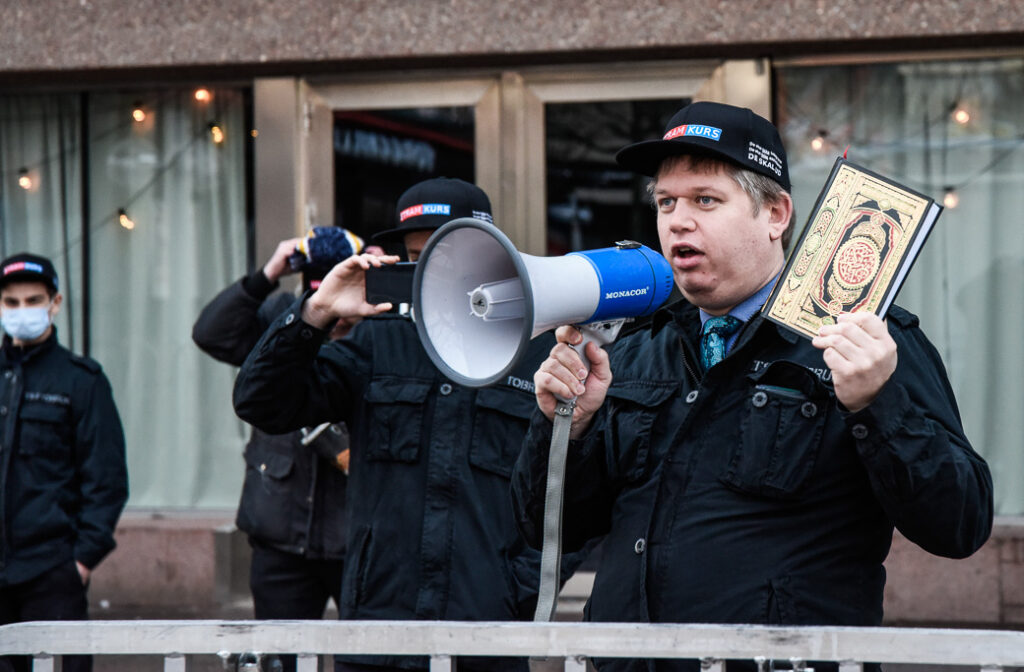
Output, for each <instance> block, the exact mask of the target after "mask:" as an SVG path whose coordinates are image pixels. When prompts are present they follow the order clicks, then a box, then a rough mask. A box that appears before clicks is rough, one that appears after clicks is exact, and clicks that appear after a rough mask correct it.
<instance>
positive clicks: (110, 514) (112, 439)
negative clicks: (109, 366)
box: [0, 328, 128, 585]
mask: <svg viewBox="0 0 1024 672" xmlns="http://www.w3.org/2000/svg"><path fill="white" fill-rule="evenodd" d="M127 499H128V469H127V466H126V464H125V447H124V432H123V430H122V427H121V419H120V417H119V416H118V414H117V408H116V407H115V406H114V398H113V394H112V393H111V389H110V383H109V382H108V381H107V377H106V376H105V375H104V374H103V371H102V369H101V368H100V365H99V364H97V363H96V362H95V361H93V360H92V359H89V358H88V357H79V356H78V355H75V354H72V353H71V352H70V351H69V350H67V349H66V348H64V347H63V346H61V345H60V344H58V343H57V330H56V328H54V329H53V332H52V333H51V335H50V336H49V338H47V339H46V340H45V341H43V342H42V343H40V344H38V345H35V346H31V347H29V348H27V349H24V350H23V349H22V348H16V347H14V346H13V345H12V343H11V339H10V337H9V336H4V340H3V347H2V348H0V585H8V584H17V583H23V582H25V581H28V580H30V579H32V578H35V577H36V576H39V575H41V574H43V573H44V572H46V571H49V570H51V569H53V568H54V567H57V566H59V565H61V564H63V563H67V562H71V561H73V560H77V561H78V562H81V563H82V564H83V565H85V566H86V567H88V568H89V569H92V568H94V567H96V565H98V564H99V563H100V561H101V560H102V559H103V558H104V557H106V555H107V554H108V553H109V552H110V551H111V550H113V548H114V546H115V542H114V528H115V527H116V525H117V520H118V518H119V517H120V515H121V510H122V509H123V508H124V504H125V501H126V500H127Z"/></svg>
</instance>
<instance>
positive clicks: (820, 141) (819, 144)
mask: <svg viewBox="0 0 1024 672" xmlns="http://www.w3.org/2000/svg"><path fill="white" fill-rule="evenodd" d="M827 137H828V131H826V130H825V129H821V130H819V131H818V134H817V135H816V136H814V139H812V140H811V149H813V150H814V151H816V152H820V151H821V150H823V149H824V148H825V138H827Z"/></svg>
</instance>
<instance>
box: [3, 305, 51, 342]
mask: <svg viewBox="0 0 1024 672" xmlns="http://www.w3.org/2000/svg"><path fill="white" fill-rule="evenodd" d="M0 325H2V326H3V328H4V331H6V332H7V333H8V334H10V336H11V338H13V339H16V340H19V341H34V340H35V339H37V338H39V337H40V336H42V335H43V333H44V332H45V331H46V329H47V327H49V326H50V309H49V307H42V308H4V309H3V312H2V313H0Z"/></svg>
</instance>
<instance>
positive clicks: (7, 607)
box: [0, 561, 92, 672]
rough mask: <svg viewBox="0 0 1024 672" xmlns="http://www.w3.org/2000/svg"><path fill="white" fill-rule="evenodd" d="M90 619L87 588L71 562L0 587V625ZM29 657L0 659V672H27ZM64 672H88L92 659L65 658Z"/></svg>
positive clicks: (29, 666)
mask: <svg viewBox="0 0 1024 672" xmlns="http://www.w3.org/2000/svg"><path fill="white" fill-rule="evenodd" d="M88 618H89V602H88V600H87V599H86V586H84V585H83V584H82V576H81V574H79V573H78V568H77V567H76V566H75V563H74V561H71V562H68V563H63V564H61V565H58V566H57V567H54V568H53V569H51V570H49V571H47V572H44V573H43V574H41V575H39V576H37V577H35V578H34V579H30V580H29V581H26V582H25V583H19V584H15V585H11V586H2V587H0V625H7V624H9V623H23V622H25V621H84V620H88ZM31 664H32V660H31V658H30V657H29V656H3V657H0V672H28V670H30V669H31ZM62 669H63V671H64V672H91V670H92V656H64V660H63V667H62Z"/></svg>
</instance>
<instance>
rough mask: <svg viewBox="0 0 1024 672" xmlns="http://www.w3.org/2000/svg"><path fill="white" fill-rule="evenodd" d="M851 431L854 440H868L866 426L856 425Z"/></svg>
mask: <svg viewBox="0 0 1024 672" xmlns="http://www.w3.org/2000/svg"><path fill="white" fill-rule="evenodd" d="M851 431H852V432H853V438H855V439H866V438H868V428H867V427H865V426H864V425H854V426H853V429H852V430H851Z"/></svg>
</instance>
